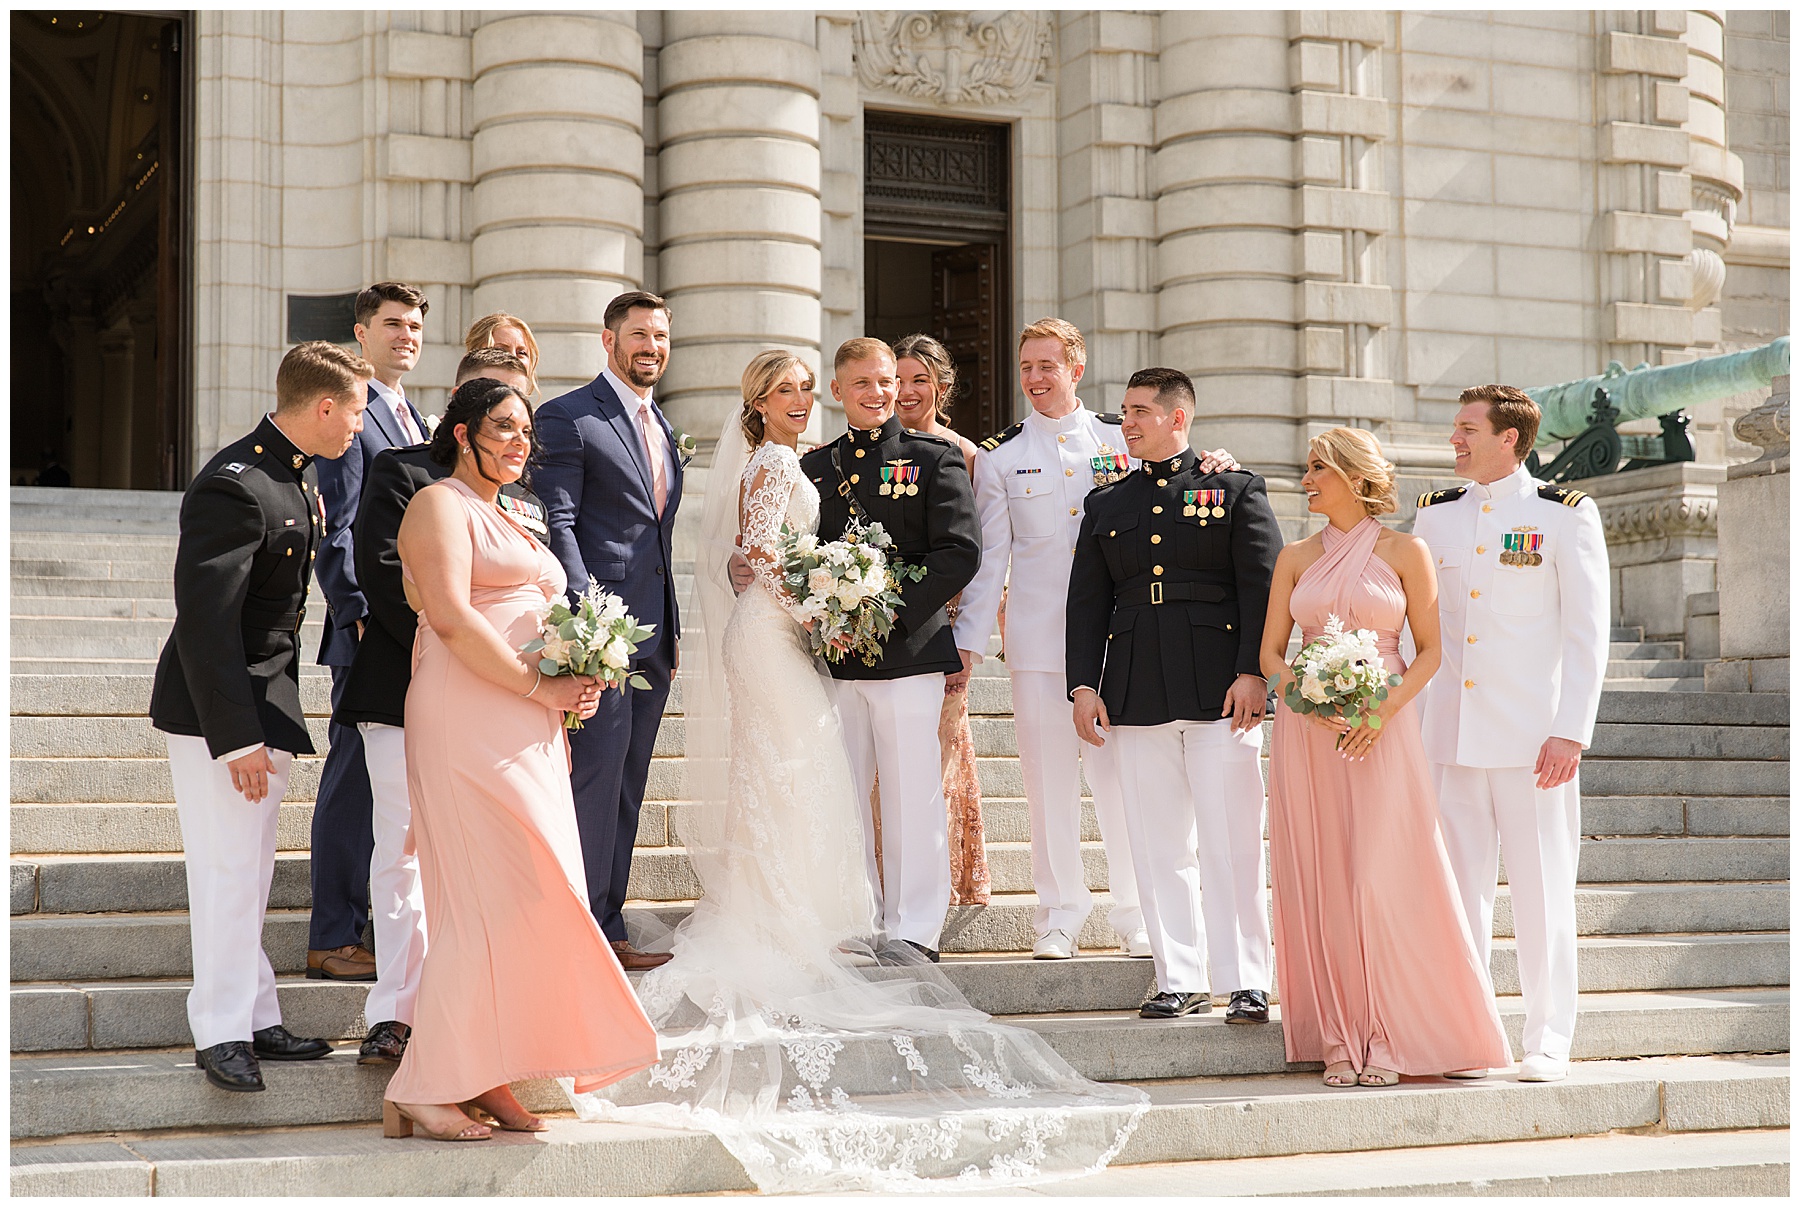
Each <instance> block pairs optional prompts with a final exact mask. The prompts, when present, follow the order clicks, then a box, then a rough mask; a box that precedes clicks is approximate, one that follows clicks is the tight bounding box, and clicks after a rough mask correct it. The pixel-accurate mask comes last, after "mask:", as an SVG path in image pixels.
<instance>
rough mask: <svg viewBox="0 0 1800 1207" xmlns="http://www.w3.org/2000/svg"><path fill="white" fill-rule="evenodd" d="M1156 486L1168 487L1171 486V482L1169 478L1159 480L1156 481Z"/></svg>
mask: <svg viewBox="0 0 1800 1207" xmlns="http://www.w3.org/2000/svg"><path fill="white" fill-rule="evenodd" d="M1156 484H1157V485H1158V486H1167V485H1168V484H1169V480H1168V479H1167V478H1158V479H1157V480H1156Z"/></svg>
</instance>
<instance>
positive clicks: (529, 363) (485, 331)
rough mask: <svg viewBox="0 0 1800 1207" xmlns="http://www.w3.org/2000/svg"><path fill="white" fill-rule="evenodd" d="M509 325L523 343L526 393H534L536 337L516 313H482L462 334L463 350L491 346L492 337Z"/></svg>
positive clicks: (499, 311) (492, 342)
mask: <svg viewBox="0 0 1800 1207" xmlns="http://www.w3.org/2000/svg"><path fill="white" fill-rule="evenodd" d="M505 327H511V328H512V329H513V330H515V331H517V332H518V333H519V341H520V342H521V343H523V344H524V345H525V355H524V356H523V357H521V358H520V359H521V360H523V361H524V362H525V384H526V385H527V387H529V388H528V389H527V391H526V392H527V393H529V394H536V393H537V389H538V383H537V368H538V345H537V337H536V336H534V335H533V334H531V328H530V327H528V326H526V324H525V320H524V319H522V318H520V317H519V316H518V315H516V314H508V313H506V311H504V310H496V311H495V312H494V313H492V314H484V315H482V316H481V317H480V318H478V319H476V320H475V321H474V322H473V323H470V324H469V331H468V334H467V335H465V336H463V351H465V352H473V351H475V350H476V349H477V348H492V347H494V346H495V343H494V337H495V335H497V334H498V333H499V332H500V330H501V329H502V328H505Z"/></svg>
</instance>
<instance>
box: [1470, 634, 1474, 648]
mask: <svg viewBox="0 0 1800 1207" xmlns="http://www.w3.org/2000/svg"><path fill="white" fill-rule="evenodd" d="M1469 644H1470V645H1474V644H1475V635H1474V634H1473V633H1471V634H1470V635H1469Z"/></svg>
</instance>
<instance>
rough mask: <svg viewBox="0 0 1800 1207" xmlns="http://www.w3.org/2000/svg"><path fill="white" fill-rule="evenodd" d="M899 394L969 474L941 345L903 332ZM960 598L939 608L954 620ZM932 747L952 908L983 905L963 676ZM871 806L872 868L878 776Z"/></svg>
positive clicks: (913, 424)
mask: <svg viewBox="0 0 1800 1207" xmlns="http://www.w3.org/2000/svg"><path fill="white" fill-rule="evenodd" d="M894 359H895V361H896V367H897V369H898V371H899V378H900V392H899V395H898V396H897V398H896V400H895V403H894V413H895V414H896V415H898V416H899V417H900V422H901V423H902V424H904V425H905V426H906V427H907V428H909V429H911V430H912V431H915V432H924V433H925V434H926V435H928V436H939V437H942V438H943V439H945V440H948V441H950V443H952V444H954V445H956V446H957V447H958V448H960V449H961V450H962V455H963V460H964V461H966V462H967V463H968V466H969V475H970V477H971V478H972V477H973V476H974V474H975V444H974V442H973V441H971V440H967V439H965V438H964V437H962V436H960V435H958V434H957V433H956V432H954V431H952V430H951V429H950V428H949V427H948V426H947V425H946V424H945V423H944V422H943V417H944V412H945V411H946V410H947V409H948V408H949V405H950V399H951V398H952V397H953V396H954V395H955V393H956V365H955V363H954V362H952V361H951V359H950V353H949V351H948V350H946V349H945V347H944V345H942V344H940V343H939V342H938V341H937V340H935V339H933V338H931V337H930V336H929V335H908V336H906V337H904V338H903V339H901V340H900V342H898V343H897V344H895V345H894ZM961 602H962V596H960V595H959V596H957V597H956V598H955V599H953V600H951V601H950V602H949V603H948V604H946V605H944V615H945V616H946V617H947V618H948V619H949V620H950V622H951V623H955V621H956V613H957V609H958V607H959V606H960V604H961ZM938 748H939V749H940V750H941V751H942V752H943V753H942V759H943V770H944V806H945V808H946V810H947V811H948V813H949V826H950V904H952V905H986V904H987V903H988V865H987V841H986V837H985V835H984V834H983V833H982V828H981V781H980V780H979V779H977V778H976V774H975V741H974V738H973V737H971V736H970V733H969V672H967V671H963V672H961V673H960V674H955V675H951V676H949V677H948V678H947V679H946V680H945V684H944V708H943V711H942V712H941V713H939V714H938ZM869 805H870V808H871V810H872V811H873V812H874V816H875V866H876V867H877V868H878V869H879V868H881V866H882V850H881V779H880V777H879V776H878V777H876V780H875V790H874V791H873V792H872V793H870V800H869Z"/></svg>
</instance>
